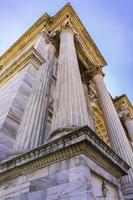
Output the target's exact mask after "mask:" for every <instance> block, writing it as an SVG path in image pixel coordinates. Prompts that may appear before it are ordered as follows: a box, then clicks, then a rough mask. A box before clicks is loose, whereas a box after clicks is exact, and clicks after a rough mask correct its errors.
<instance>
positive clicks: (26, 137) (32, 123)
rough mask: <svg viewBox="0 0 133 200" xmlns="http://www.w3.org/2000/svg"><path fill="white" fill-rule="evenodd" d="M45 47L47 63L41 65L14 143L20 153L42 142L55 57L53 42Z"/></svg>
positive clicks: (14, 148) (15, 149) (16, 150)
mask: <svg viewBox="0 0 133 200" xmlns="http://www.w3.org/2000/svg"><path fill="white" fill-rule="evenodd" d="M44 48H45V52H46V63H44V64H43V65H42V66H40V69H39V71H38V74H37V77H36V81H35V84H34V86H33V89H32V93H31V95H30V97H29V99H28V102H27V106H26V109H25V113H24V115H23V118H22V122H21V124H20V128H19V131H18V133H17V138H16V140H15V142H14V145H13V152H18V153H19V152H22V151H26V150H29V149H33V148H36V147H37V146H39V145H40V144H41V143H42V138H43V135H44V131H45V123H46V115H47V106H48V101H49V96H50V95H49V93H50V85H51V76H52V71H53V65H54V58H55V47H54V46H53V45H52V43H50V42H49V43H47V44H46V46H45V47H44Z"/></svg>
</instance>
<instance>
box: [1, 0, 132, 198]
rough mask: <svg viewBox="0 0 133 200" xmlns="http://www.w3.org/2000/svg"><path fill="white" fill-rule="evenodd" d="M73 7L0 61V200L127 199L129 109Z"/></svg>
mask: <svg viewBox="0 0 133 200" xmlns="http://www.w3.org/2000/svg"><path fill="white" fill-rule="evenodd" d="M106 65H107V63H106V61H105V59H104V58H103V56H102V55H101V53H100V51H99V50H98V48H97V47H96V45H95V43H94V41H93V40H92V38H91V36H90V35H89V33H88V32H87V30H86V29H85V27H84V26H83V24H82V22H81V21H80V19H79V18H78V16H77V14H76V13H75V11H74V10H73V8H72V6H71V5H70V4H69V3H68V4H67V5H66V6H64V7H63V8H62V9H61V10H60V11H59V12H58V13H57V14H56V15H55V16H52V17H50V16H49V15H48V14H44V15H43V16H42V17H41V18H40V19H39V20H38V21H37V22H36V23H35V24H34V25H33V26H32V27H31V28H30V29H29V30H28V31H27V32H26V33H25V34H24V35H23V36H22V37H21V38H20V39H19V40H18V41H16V43H15V44H13V46H11V47H10V48H9V49H8V50H7V51H6V52H5V53H4V54H3V55H2V56H1V58H0V199H1V200H31V199H32V200H33V199H35V200H68V199H69V200H88V199H89V200H101V199H103V200H105V199H106V200H129V199H130V200H131V199H133V117H132V116H133V107H132V104H131V103H130V101H129V99H128V98H127V96H126V95H122V96H120V97H116V98H115V99H113V98H112V97H111V96H110V94H109V92H108V90H107V88H106V85H105V83H104V73H103V68H104V67H105V66H106Z"/></svg>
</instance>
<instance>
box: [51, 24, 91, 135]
mask: <svg viewBox="0 0 133 200" xmlns="http://www.w3.org/2000/svg"><path fill="white" fill-rule="evenodd" d="M84 125H88V126H89V127H91V125H90V120H89V115H88V112H87V105H86V100H85V95H84V91H83V85H82V82H81V77H80V71H79V65H78V60H77V55H76V49H75V45H74V31H73V28H72V27H69V26H65V27H64V28H63V29H62V31H61V33H60V52H59V66H58V75H57V86H56V96H55V106H54V114H53V121H52V131H54V132H56V131H55V130H59V129H60V130H62V129H63V130H64V129H65V130H69V129H72V128H78V127H82V126H84ZM52 134H53V133H52Z"/></svg>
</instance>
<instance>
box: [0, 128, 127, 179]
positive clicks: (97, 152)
mask: <svg viewBox="0 0 133 200" xmlns="http://www.w3.org/2000/svg"><path fill="white" fill-rule="evenodd" d="M79 154H85V155H86V156H87V157H89V158H90V159H92V160H94V162H97V163H98V164H99V165H101V166H102V167H103V168H104V169H106V170H107V171H109V172H110V173H111V174H112V175H114V176H115V177H117V178H120V177H121V176H123V175H126V174H127V171H128V169H129V166H128V164H127V163H126V162H125V161H123V160H122V159H121V158H120V157H119V156H118V155H116V154H115V153H114V152H113V151H112V150H111V148H110V147H109V146H108V145H106V144H105V143H104V142H103V141H102V140H101V139H100V138H99V137H98V136H97V135H96V134H95V133H94V132H93V131H92V130H91V129H90V128H89V127H88V126H85V127H83V128H80V129H77V130H75V131H73V132H71V133H69V134H67V135H65V136H63V137H60V138H58V139H56V140H54V141H52V142H49V143H47V144H44V145H42V146H40V147H38V148H36V149H33V150H31V151H28V152H26V153H24V154H21V155H19V156H17V157H15V158H12V159H9V160H7V161H3V162H2V163H1V164H0V182H2V181H4V180H7V179H11V178H13V177H16V176H19V175H22V174H26V173H28V172H30V171H32V170H35V169H37V168H42V167H45V166H48V165H51V164H53V163H55V162H59V161H61V160H66V159H69V158H71V157H73V156H76V155H79Z"/></svg>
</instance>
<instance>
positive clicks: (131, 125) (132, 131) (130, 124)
mask: <svg viewBox="0 0 133 200" xmlns="http://www.w3.org/2000/svg"><path fill="white" fill-rule="evenodd" d="M122 121H123V123H124V125H125V127H126V129H127V133H128V135H129V137H130V139H131V141H132V143H133V116H132V115H131V114H130V113H129V112H128V113H125V114H123V116H122Z"/></svg>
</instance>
